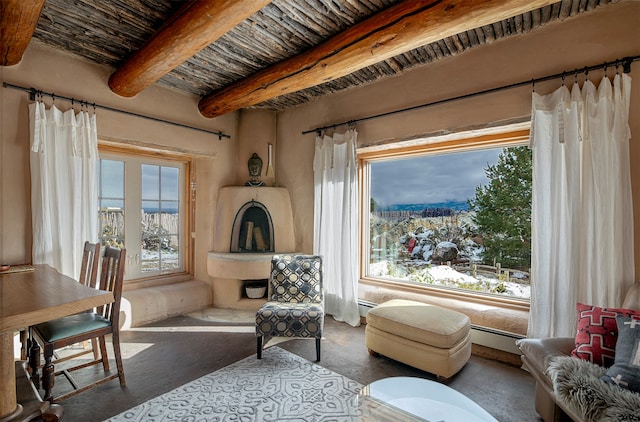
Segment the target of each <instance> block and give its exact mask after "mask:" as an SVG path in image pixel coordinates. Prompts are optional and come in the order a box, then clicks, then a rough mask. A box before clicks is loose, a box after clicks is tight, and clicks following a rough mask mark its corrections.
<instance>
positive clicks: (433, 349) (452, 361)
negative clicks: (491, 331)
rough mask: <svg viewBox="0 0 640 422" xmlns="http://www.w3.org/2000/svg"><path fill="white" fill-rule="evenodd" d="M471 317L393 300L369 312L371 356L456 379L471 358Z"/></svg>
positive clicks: (435, 307)
mask: <svg viewBox="0 0 640 422" xmlns="http://www.w3.org/2000/svg"><path fill="white" fill-rule="evenodd" d="M470 326H471V324H470V321H469V317H468V316H466V315H464V314H462V313H460V312H456V311H452V310H449V309H445V308H441V307H439V306H434V305H429V304H426V303H421V302H414V301H411V300H403V299H393V300H390V301H388V302H384V303H382V304H380V305H378V306H376V307H374V308H373V309H371V310H370V311H369V313H368V314H367V327H366V329H365V344H366V346H367V348H368V349H369V353H370V354H371V355H373V356H376V355H378V354H381V355H384V356H386V357H388V358H391V359H394V360H397V361H399V362H402V363H405V364H407V365H411V366H413V367H415V368H418V369H422V370H423V371H427V372H431V373H432V374H435V375H437V376H438V378H441V379H442V378H444V379H445V380H446V379H448V378H450V377H452V376H453V375H454V374H455V373H457V372H458V371H459V370H460V369H462V367H463V366H464V365H465V364H466V363H467V361H468V360H469V357H470V356H471V337H470V333H469V329H470Z"/></svg>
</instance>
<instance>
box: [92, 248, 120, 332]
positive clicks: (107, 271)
mask: <svg viewBox="0 0 640 422" xmlns="http://www.w3.org/2000/svg"><path fill="white" fill-rule="evenodd" d="M126 253H127V251H126V249H118V248H114V247H111V246H107V247H106V248H105V250H104V256H103V258H102V269H101V271H100V289H101V290H108V291H111V292H113V298H114V302H112V303H109V304H107V305H104V306H101V307H99V308H98V310H97V311H98V313H100V314H102V316H104V317H105V318H106V319H108V320H110V321H111V324H112V326H114V327H117V326H118V316H119V313H120V300H121V298H122V283H123V281H124V265H125V259H124V258H125V256H126Z"/></svg>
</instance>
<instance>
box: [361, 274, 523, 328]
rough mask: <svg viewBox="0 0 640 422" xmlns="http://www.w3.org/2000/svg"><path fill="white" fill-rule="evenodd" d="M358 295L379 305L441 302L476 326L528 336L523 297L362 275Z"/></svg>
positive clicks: (436, 303) (443, 305) (434, 303)
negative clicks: (475, 293) (465, 316)
mask: <svg viewBox="0 0 640 422" xmlns="http://www.w3.org/2000/svg"><path fill="white" fill-rule="evenodd" d="M358 298H359V299H360V300H364V301H367V302H372V303H376V304H378V303H382V302H385V301H387V300H391V299H408V300H415V301H417V302H424V303H429V304H432V305H438V306H442V307H444V308H448V309H452V310H454V311H458V312H461V313H463V314H465V315H467V316H468V317H469V318H470V319H471V324H473V325H477V326H481V327H487V328H491V329H494V330H499V331H505V332H508V333H513V334H516V335H522V336H524V335H526V333H527V326H528V322H529V304H528V303H527V302H524V301H521V300H516V299H509V298H497V297H493V296H491V297H489V296H485V295H474V294H471V293H465V292H458V291H455V292H454V291H448V290H445V289H435V288H432V287H428V286H421V285H412V284H407V283H398V282H392V281H382V280H376V279H370V278H363V279H360V283H359V288H358Z"/></svg>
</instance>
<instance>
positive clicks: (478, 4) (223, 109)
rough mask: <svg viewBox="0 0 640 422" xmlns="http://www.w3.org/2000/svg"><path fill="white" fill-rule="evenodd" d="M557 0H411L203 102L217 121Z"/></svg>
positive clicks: (202, 108) (205, 113)
mask: <svg viewBox="0 0 640 422" xmlns="http://www.w3.org/2000/svg"><path fill="white" fill-rule="evenodd" d="M556 2H557V0H415V1H412V0H407V1H403V2H401V3H398V4H396V5H394V6H392V7H390V8H388V9H386V10H385V11H382V12H380V13H378V14H376V15H374V16H372V17H370V18H368V19H366V20H364V21H362V22H360V23H359V24H356V25H354V26H353V27H351V28H349V29H347V30H345V31H343V32H341V33H340V34H337V35H336V36H334V37H333V38H331V39H329V40H328V41H326V42H324V43H323V44H320V45H317V46H316V47H313V48H311V49H310V50H307V51H306V52H303V53H301V54H298V55H297V56H294V57H291V58H289V59H286V60H283V61H281V62H279V63H276V64H274V65H271V66H269V67H267V68H265V69H262V70H260V71H258V72H257V73H255V74H254V75H252V76H249V77H247V78H245V79H242V80H240V81H237V82H235V83H233V84H230V85H228V86H226V87H224V88H222V89H220V90H218V91H216V92H214V93H213V94H211V95H209V96H207V97H204V98H202V99H201V100H200V102H199V104H198V108H199V109H200V112H201V113H202V115H203V116H205V117H216V116H220V115H222V114H226V113H229V112H231V111H234V110H237V109H240V108H243V107H248V106H251V105H255V104H259V103H261V102H263V101H267V100H269V99H271V98H274V97H277V96H280V95H284V94H288V93H291V92H295V91H299V90H301V89H305V88H310V87H313V86H316V85H319V84H322V83H324V82H328V81H331V80H333V79H336V78H339V77H342V76H345V75H348V74H350V73H352V72H355V71H357V70H359V69H362V68H364V67H367V66H370V65H373V64H375V63H378V62H380V61H383V60H386V59H388V58H391V57H393V56H396V55H398V54H401V53H404V52H407V51H409V50H412V49H414V48H417V47H420V46H423V45H426V44H429V43H431V42H434V41H438V40H441V39H444V38H446V37H449V36H452V35H455V34H458V33H461V32H464V31H467V30H471V29H474V28H478V27H481V26H483V25H488V24H491V23H494V22H498V21H501V20H503V19H508V18H511V17H513V16H517V15H520V14H522V13H525V12H528V11H531V10H534V9H537V8H540V7H543V6H546V5H549V4H552V3H556Z"/></svg>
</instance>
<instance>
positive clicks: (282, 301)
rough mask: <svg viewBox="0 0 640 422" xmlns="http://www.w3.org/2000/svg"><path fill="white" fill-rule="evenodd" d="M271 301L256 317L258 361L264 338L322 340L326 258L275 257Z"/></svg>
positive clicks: (318, 347)
mask: <svg viewBox="0 0 640 422" xmlns="http://www.w3.org/2000/svg"><path fill="white" fill-rule="evenodd" d="M268 297H269V301H268V302H266V303H265V304H264V305H262V307H261V308H260V309H258V312H257V313H256V336H257V345H258V359H261V358H262V345H263V338H264V337H267V338H269V337H306V338H315V339H316V357H317V361H318V362H319V361H320V339H321V338H322V328H323V326H324V302H323V293H322V258H321V257H320V256H317V255H274V256H273V258H272V259H271V275H270V278H269V295H268Z"/></svg>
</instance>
